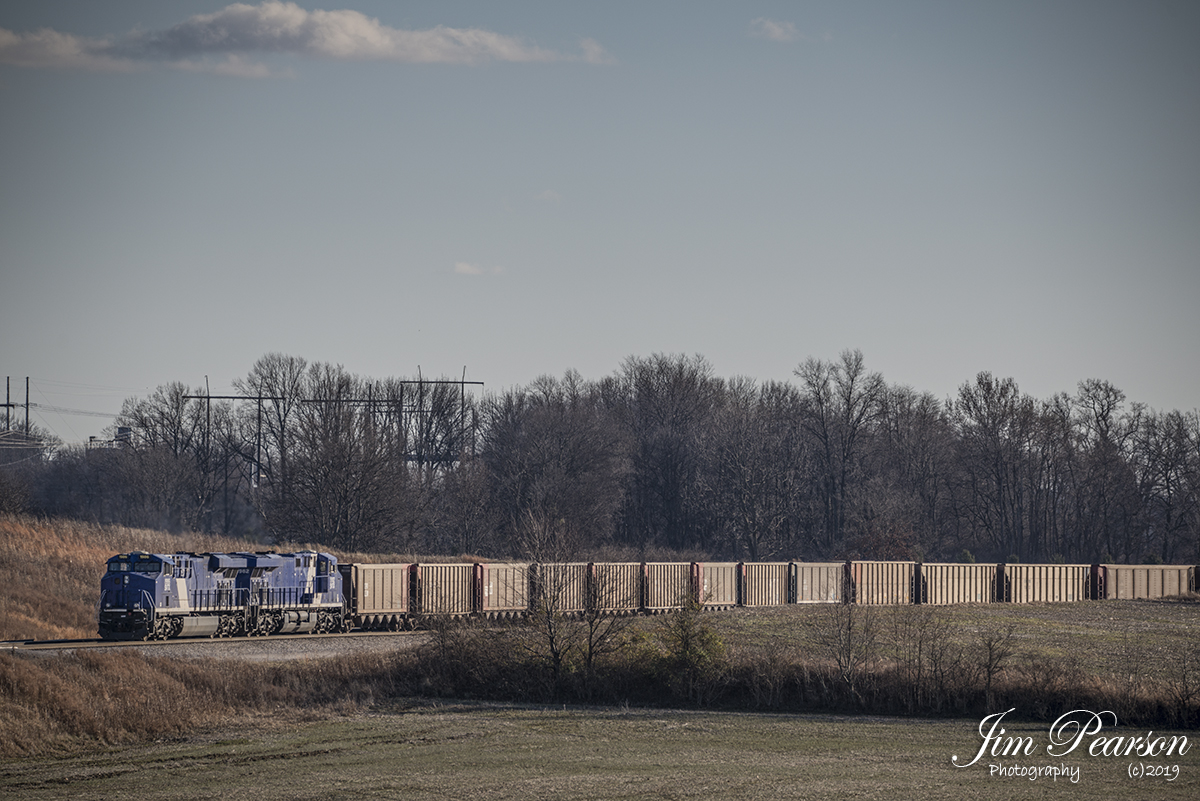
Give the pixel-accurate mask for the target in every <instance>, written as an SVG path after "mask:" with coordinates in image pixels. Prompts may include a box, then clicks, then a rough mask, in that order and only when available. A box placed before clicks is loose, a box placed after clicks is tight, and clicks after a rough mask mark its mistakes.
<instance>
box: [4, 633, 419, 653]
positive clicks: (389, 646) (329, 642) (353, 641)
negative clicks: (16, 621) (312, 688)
mask: <svg viewBox="0 0 1200 801" xmlns="http://www.w3.org/2000/svg"><path fill="white" fill-rule="evenodd" d="M427 637H428V632H421V631H416V632H413V631H401V632H390V631H356V632H350V633H348V634H280V635H276V636H272V637H221V638H216V639H209V638H208V637H190V638H180V639H174V640H149V641H146V640H101V639H94V640H11V641H7V642H0V653H10V654H13V655H16V654H25V655H28V656H53V655H55V654H60V653H69V652H73V651H79V650H90V649H96V648H104V649H108V648H118V649H134V650H137V651H139V652H141V653H150V654H153V655H154V656H177V657H183V658H201V657H212V658H217V659H268V660H270V659H304V658H310V657H319V656H334V655H336V654H339V653H344V652H345V651H386V650H401V649H406V648H414V647H416V646H418V645H420V644H421V643H422V642H424V641H425V640H426V638H427Z"/></svg>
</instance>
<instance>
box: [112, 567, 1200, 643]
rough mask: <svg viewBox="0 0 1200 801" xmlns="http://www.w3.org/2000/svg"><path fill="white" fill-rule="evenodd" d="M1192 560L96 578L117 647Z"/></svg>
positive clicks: (914, 595) (978, 590)
mask: <svg viewBox="0 0 1200 801" xmlns="http://www.w3.org/2000/svg"><path fill="white" fill-rule="evenodd" d="M1198 580H1200V567H1197V566H1192V565H1103V564H1093V565H1058V564H1055V565H1026V564H943V563H925V564H923V563H921V562H878V561H859V560H852V561H846V562H767V563H762V562H621V563H615V562H574V563H527V562H491V563H473V564H466V563H445V564H443V563H422V564H416V563H412V564H410V563H394V564H374V563H370V564H339V563H338V561H337V558H336V557H335V556H333V555H332V554H327V553H320V552H317V551H301V552H298V553H285V554H280V553H266V552H264V553H230V554H226V553H176V554H151V553H140V552H135V553H128V554H118V555H116V556H114V557H112V558H111V559H109V560H108V570H107V572H106V573H105V575H104V578H103V579H101V582H100V603H99V610H98V611H99V615H98V618H99V619H98V625H99V633H100V636H101V637H102V638H104V639H109V640H120V639H146V640H153V639H172V638H175V637H196V636H208V637H232V636H265V635H272V634H291V633H334V632H345V631H350V630H352V629H363V630H370V629H392V630H395V629H400V628H410V627H413V626H415V625H417V624H419V623H420V622H421V621H422V620H424V619H428V618H438V617H444V616H464V615H479V616H490V617H509V616H512V617H516V616H521V615H524V614H527V613H529V612H530V611H533V610H548V611H550V612H552V613H556V614H586V613H589V612H595V613H599V614H654V613H658V612H665V611H670V610H672V609H678V608H680V607H682V606H683V605H684V604H687V603H696V604H700V605H701V606H704V607H708V608H730V607H736V606H745V607H755V606H783V605H788V604H813V603H826V604H828V603H853V604H868V605H878V604H888V605H897V604H958V603H1029V602H1070V601H1081V600H1106V599H1118V598H1121V599H1124V598H1159V597H1165V596H1170V595H1178V594H1183V593H1187V592H1196V591H1197V582H1198Z"/></svg>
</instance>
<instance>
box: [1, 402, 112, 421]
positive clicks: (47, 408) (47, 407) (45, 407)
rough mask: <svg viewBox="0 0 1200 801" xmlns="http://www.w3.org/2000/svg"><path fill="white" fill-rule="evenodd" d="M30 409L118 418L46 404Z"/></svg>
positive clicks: (36, 405)
mask: <svg viewBox="0 0 1200 801" xmlns="http://www.w3.org/2000/svg"><path fill="white" fill-rule="evenodd" d="M14 405H19V404H14ZM29 407H30V408H31V409H41V410H42V411H46V412H57V413H59V414H80V415H84V416H86V417H108V418H110V419H111V418H115V417H116V415H115V414H110V413H109V412H89V411H87V410H85V409H68V408H66V407H65V406H50V405H48V404H45V403H30V404H29Z"/></svg>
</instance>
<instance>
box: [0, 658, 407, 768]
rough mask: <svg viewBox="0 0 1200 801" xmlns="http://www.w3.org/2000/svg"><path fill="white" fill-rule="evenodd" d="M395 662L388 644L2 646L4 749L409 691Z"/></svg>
mask: <svg viewBox="0 0 1200 801" xmlns="http://www.w3.org/2000/svg"><path fill="white" fill-rule="evenodd" d="M395 663H396V657H395V656H394V655H388V654H360V655H358V656H355V657H352V658H337V659H322V660H306V661H295V662H287V663H264V662H259V663H255V662H217V661H214V660H186V659H170V658H162V657H147V656H142V655H139V654H136V653H132V652H130V651H125V650H120V651H104V652H96V651H80V652H77V653H75V654H69V655H63V656H49V657H40V656H30V655H22V654H16V655H6V654H0V756H25V755H30V754H41V753H55V752H63V751H72V750H75V749H77V748H78V747H80V746H89V745H96V744H107V745H112V744H116V743H130V742H141V741H145V740H150V739H155V738H162V737H170V736H175V735H180V734H183V733H187V732H191V731H193V730H195V729H196V728H197V727H203V726H208V725H213V724H217V723H220V722H222V721H226V720H233V719H236V718H239V717H245V716H247V715H250V714H260V713H263V712H269V713H272V714H303V715H307V716H313V715H315V716H317V717H323V716H325V715H328V714H335V713H338V712H344V711H348V710H356V709H359V708H361V707H365V706H370V705H373V704H375V703H377V702H379V701H381V700H383V699H385V698H390V697H392V696H394V695H396V694H398V693H399V692H406V691H407V689H408V688H407V687H398V686H397V685H396V684H395V677H396V675H397V674H396V671H395Z"/></svg>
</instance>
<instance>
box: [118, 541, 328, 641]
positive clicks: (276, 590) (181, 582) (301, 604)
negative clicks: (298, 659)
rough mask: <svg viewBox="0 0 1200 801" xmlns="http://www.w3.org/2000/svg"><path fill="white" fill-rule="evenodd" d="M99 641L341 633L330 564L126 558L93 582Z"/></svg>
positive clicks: (317, 556)
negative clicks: (97, 591) (96, 594)
mask: <svg viewBox="0 0 1200 801" xmlns="http://www.w3.org/2000/svg"><path fill="white" fill-rule="evenodd" d="M98 619H99V629H100V636H101V637H102V638H104V639H106V640H143V639H144V640H156V639H168V638H172V637H202V636H210V637H233V636H243V635H249V636H254V635H267V634H290V633H304V632H319V633H324V632H336V631H345V630H346V629H347V628H348V626H349V620H348V618H347V616H346V604H345V597H344V595H343V592H342V576H341V574H340V573H339V572H338V564H337V558H336V557H334V556H332V555H330V554H327V553H318V552H316V551H301V552H299V553H285V554H278V553H228V554H226V553H199V554H197V553H176V554H154V553H140V552H134V553H128V554H118V555H116V556H114V557H112V558H111V559H109V560H108V570H107V572H106V573H105V574H104V578H103V579H101V581H100V608H99V610H98Z"/></svg>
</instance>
